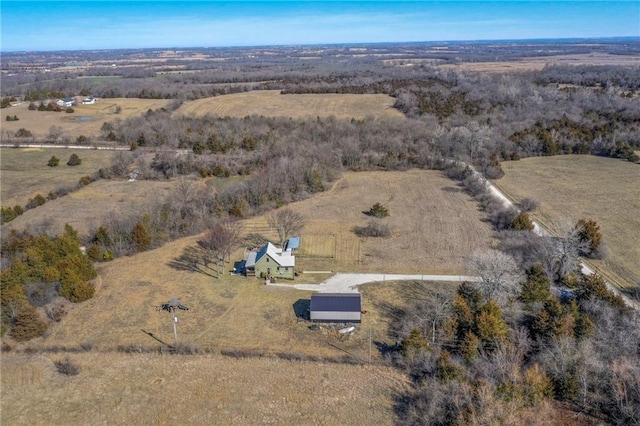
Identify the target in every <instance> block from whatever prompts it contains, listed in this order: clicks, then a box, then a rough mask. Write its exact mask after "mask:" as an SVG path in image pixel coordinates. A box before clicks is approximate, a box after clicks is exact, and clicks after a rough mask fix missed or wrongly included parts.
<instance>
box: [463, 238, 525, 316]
mask: <svg viewBox="0 0 640 426" xmlns="http://www.w3.org/2000/svg"><path fill="white" fill-rule="evenodd" d="M469 269H470V270H471V272H472V273H473V274H474V275H478V276H479V277H480V279H481V281H480V282H479V283H478V287H479V289H480V291H482V293H483V294H484V296H485V297H486V298H487V299H493V300H495V301H496V302H498V303H500V304H502V303H504V302H506V301H507V300H508V298H509V297H510V296H513V295H515V294H516V292H517V291H518V287H519V284H520V282H521V281H522V277H523V276H522V272H521V271H520V269H519V268H518V265H517V263H516V261H515V260H514V259H513V257H511V256H509V255H508V254H506V253H503V252H501V251H499V250H489V251H484V252H476V253H474V254H473V255H472V256H471V258H470V259H469Z"/></svg>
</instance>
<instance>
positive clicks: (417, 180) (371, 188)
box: [290, 170, 492, 274]
mask: <svg viewBox="0 0 640 426" xmlns="http://www.w3.org/2000/svg"><path fill="white" fill-rule="evenodd" d="M376 202H380V203H382V204H383V205H385V206H386V207H387V208H388V209H389V212H390V215H389V217H387V218H385V219H382V221H383V222H384V223H387V224H389V226H390V227H391V231H392V235H391V237H389V238H359V237H357V236H356V235H355V234H354V233H353V227H354V226H362V225H365V224H366V223H367V221H368V220H369V219H370V218H369V217H368V216H366V215H365V214H364V213H363V212H366V211H368V210H369V208H370V207H371V206H372V205H373V204H374V203H376ZM290 207H291V208H292V209H294V210H296V211H298V212H299V213H302V214H304V215H305V216H307V217H309V218H310V219H311V220H310V221H309V223H308V224H307V226H306V227H305V229H304V231H303V233H302V241H301V244H302V247H301V255H304V254H305V251H304V249H305V244H307V243H305V235H306V234H310V235H312V241H313V244H320V242H318V241H321V236H322V235H325V236H326V241H325V242H324V244H327V245H330V244H331V242H332V241H333V240H335V247H336V248H335V252H336V254H335V263H334V267H333V268H330V269H336V268H337V269H338V270H345V271H369V272H387V273H392V272H394V273H442V274H463V273H464V272H465V264H466V258H467V256H469V255H470V254H471V253H472V252H473V251H474V250H476V249H482V248H486V247H488V246H489V245H490V244H491V242H492V230H491V227H490V226H489V225H488V224H487V223H484V222H483V221H482V219H483V213H482V212H480V211H479V209H478V205H477V203H476V202H475V201H474V200H472V199H471V198H470V197H469V196H468V195H467V194H465V193H464V192H463V191H462V190H461V189H460V188H458V187H457V186H456V185H455V184H454V183H453V182H452V181H451V180H449V179H448V178H446V177H445V176H443V175H442V173H441V172H438V171H433V170H410V171H407V172H359V173H349V174H347V175H345V177H344V178H343V179H341V180H340V181H338V182H337V183H336V184H335V185H334V187H333V188H332V189H331V190H330V191H327V192H325V193H322V194H319V195H317V196H315V197H314V198H312V199H311V200H308V201H304V202H301V203H294V204H292V205H291V206H290ZM301 257H303V256H301ZM308 260H309V261H311V260H312V259H308ZM304 261H305V262H306V261H307V259H304ZM314 262H316V263H320V259H316V260H314ZM324 263H326V262H324ZM307 269H311V268H307ZM318 269H319V268H318Z"/></svg>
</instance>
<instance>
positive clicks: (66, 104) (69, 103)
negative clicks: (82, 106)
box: [56, 98, 76, 108]
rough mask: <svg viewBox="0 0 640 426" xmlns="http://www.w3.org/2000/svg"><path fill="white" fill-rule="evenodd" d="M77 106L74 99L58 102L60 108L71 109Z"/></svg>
mask: <svg viewBox="0 0 640 426" xmlns="http://www.w3.org/2000/svg"><path fill="white" fill-rule="evenodd" d="M75 104H76V100H75V99H74V98H62V99H58V100H57V101H56V105H58V106H60V107H65V108H69V107H72V106H74V105H75Z"/></svg>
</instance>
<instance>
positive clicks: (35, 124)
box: [2, 97, 170, 143]
mask: <svg viewBox="0 0 640 426" xmlns="http://www.w3.org/2000/svg"><path fill="white" fill-rule="evenodd" d="M80 98H81V97H77V100H78V101H81V99H80ZM169 102H170V101H169V100H167V99H135V98H104V99H98V101H97V102H96V103H95V104H93V105H82V104H80V105H76V106H74V107H73V110H74V112H73V113H71V114H67V113H66V112H64V111H62V112H52V111H30V110H29V109H28V108H29V102H22V103H21V104H20V105H18V106H15V107H10V108H7V109H3V112H4V113H5V115H12V116H13V115H17V116H18V119H19V120H18V121H3V122H2V129H3V130H7V131H10V132H15V131H16V130H18V129H20V128H25V129H27V130H29V131H31V133H32V134H33V136H34V137H36V138H38V139H42V138H44V137H46V136H47V135H48V134H49V129H50V128H51V126H59V127H61V128H62V129H63V134H62V137H63V138H64V137H68V138H70V140H71V142H75V140H76V138H77V137H78V136H80V135H84V136H87V137H93V138H97V137H99V136H100V128H101V127H102V124H103V123H105V122H109V121H112V120H115V119H116V118H120V119H122V120H124V119H127V118H129V117H133V116H137V115H140V114H143V113H145V112H147V111H148V110H149V109H152V110H154V109H158V108H163V107H166V106H167V104H168V103H169ZM118 106H119V107H120V113H116V107H118ZM26 142H27V140H25V143H26Z"/></svg>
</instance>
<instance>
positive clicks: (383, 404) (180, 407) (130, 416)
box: [1, 353, 408, 425]
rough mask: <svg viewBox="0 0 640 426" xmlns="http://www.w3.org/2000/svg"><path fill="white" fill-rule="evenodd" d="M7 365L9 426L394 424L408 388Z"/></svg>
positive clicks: (107, 363)
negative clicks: (399, 398) (397, 401)
mask: <svg viewBox="0 0 640 426" xmlns="http://www.w3.org/2000/svg"><path fill="white" fill-rule="evenodd" d="M70 357H71V359H73V360H74V361H75V362H76V363H77V364H78V365H80V366H81V368H82V371H81V372H80V374H79V375H78V376H71V377H68V376H63V375H61V374H59V373H58V372H57V371H56V370H55V367H54V365H53V362H55V361H58V360H60V359H62V358H64V356H63V355H61V354H58V355H55V354H47V355H33V356H26V355H16V354H12V353H3V356H2V369H1V372H2V399H1V408H2V423H3V424H7V425H9V424H10V425H52V424H53V425H72V424H73V425H99V424H135V425H151V424H154V425H169V424H192V425H205V424H206V425H250V424H278V425H293V424H327V425H337V424H376V425H392V424H394V412H393V402H394V396H396V395H397V394H399V393H400V392H402V391H403V390H404V389H406V388H407V387H408V383H407V379H406V378H405V377H403V375H402V373H401V372H400V371H398V370H395V369H392V368H391V367H382V366H356V365H340V364H322V363H314V362H300V361H285V360H278V359H232V358H228V357H223V356H216V355H197V356H167V355H165V356H162V355H153V354H144V355H128V354H118V353H110V354H102V353H81V354H72V355H71V356H70Z"/></svg>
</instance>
